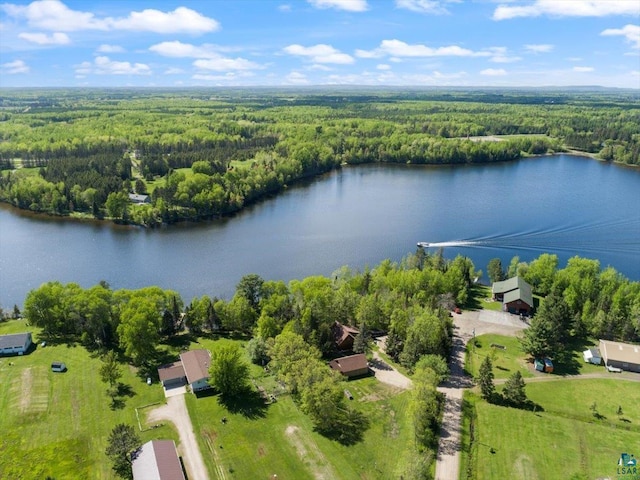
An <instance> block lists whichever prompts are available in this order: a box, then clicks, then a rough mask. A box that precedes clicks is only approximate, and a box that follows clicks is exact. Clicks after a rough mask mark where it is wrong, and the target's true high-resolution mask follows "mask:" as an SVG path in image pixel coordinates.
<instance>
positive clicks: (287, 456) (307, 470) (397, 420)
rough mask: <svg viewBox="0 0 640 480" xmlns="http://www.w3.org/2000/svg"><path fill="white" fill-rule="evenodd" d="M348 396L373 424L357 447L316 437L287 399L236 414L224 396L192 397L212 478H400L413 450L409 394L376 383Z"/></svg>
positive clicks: (360, 384) (367, 382) (358, 384)
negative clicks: (405, 458) (216, 474)
mask: <svg viewBox="0 0 640 480" xmlns="http://www.w3.org/2000/svg"><path fill="white" fill-rule="evenodd" d="M259 383H261V381H259ZM348 388H349V390H350V392H351V393H352V394H353V397H354V400H353V402H352V405H353V406H355V408H357V409H359V410H361V411H363V412H365V413H366V415H367V417H368V418H369V419H370V420H371V426H370V428H369V429H368V430H367V431H366V432H365V433H364V436H363V440H362V441H361V442H358V443H355V444H354V445H349V446H344V445H342V444H340V443H338V442H337V441H334V440H330V439H328V438H326V437H324V436H322V435H320V434H318V433H316V432H314V431H313V426H312V424H311V422H310V421H309V419H308V418H307V417H306V416H305V415H304V414H303V413H302V412H301V411H300V410H299V409H298V407H297V405H296V404H295V403H294V402H293V400H292V399H291V397H290V396H289V395H287V394H285V395H281V396H279V397H278V399H277V401H276V402H275V403H272V404H270V405H268V406H266V407H265V408H253V409H250V410H249V411H248V412H233V411H229V410H228V409H226V408H225V407H224V406H222V405H221V404H220V402H219V401H218V397H217V396H210V397H202V398H196V397H195V396H192V395H190V396H188V398H187V406H188V408H189V412H190V415H191V418H192V421H193V423H194V428H195V430H196V432H197V436H198V439H199V441H200V448H201V450H202V452H203V455H204V457H205V462H206V463H207V464H208V467H209V469H210V470H215V469H216V465H218V467H217V468H218V469H219V470H221V471H222V472H223V475H225V477H226V478H238V479H244V478H270V476H271V475H274V474H276V475H278V479H281V478H282V479H313V478H327V479H329V478H330V479H378V478H398V472H399V469H400V468H401V467H402V465H403V462H402V458H403V455H404V454H405V452H406V451H407V450H408V449H409V447H410V446H411V442H412V433H411V432H412V429H411V427H410V425H409V424H408V419H407V416H406V414H405V412H406V407H407V402H408V394H407V393H401V394H398V392H397V391H396V390H394V389H392V388H391V387H387V386H385V385H383V384H380V383H379V382H378V381H377V380H376V379H375V378H365V379H360V380H355V381H351V382H349V384H348ZM222 417H226V418H227V422H226V423H224V424H223V423H222V421H221V420H222Z"/></svg>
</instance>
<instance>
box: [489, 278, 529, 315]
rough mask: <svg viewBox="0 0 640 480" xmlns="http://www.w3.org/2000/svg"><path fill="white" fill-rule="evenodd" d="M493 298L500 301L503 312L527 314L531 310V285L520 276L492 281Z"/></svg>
mask: <svg viewBox="0 0 640 480" xmlns="http://www.w3.org/2000/svg"><path fill="white" fill-rule="evenodd" d="M491 292H492V294H493V299H494V300H496V301H499V302H502V309H503V310H504V311H505V312H509V313H515V314H524V315H529V314H530V313H531V311H532V310H533V294H532V293H531V285H529V284H528V283H527V282H525V281H524V279H523V278H522V277H517V276H516V277H512V278H509V279H508V280H503V281H502V282H494V284H493V286H492V287H491Z"/></svg>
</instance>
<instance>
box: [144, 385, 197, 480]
mask: <svg viewBox="0 0 640 480" xmlns="http://www.w3.org/2000/svg"><path fill="white" fill-rule="evenodd" d="M187 395H188V394H187ZM159 420H165V421H167V420H168V421H170V422H173V424H174V425H175V426H176V429H177V430H178V434H179V435H180V446H179V447H178V451H179V452H180V454H181V456H182V458H183V460H184V463H185V467H186V469H187V475H188V477H189V480H209V474H208V473H207V468H206V467H205V465H204V460H203V459H202V454H201V453H200V448H199V447H198V442H197V441H196V436H195V433H194V432H193V425H192V424H191V418H190V417H189V411H188V410H187V405H186V403H185V399H184V395H176V396H173V397H169V398H167V404H166V405H163V406H161V407H158V408H156V409H154V410H152V411H151V412H150V413H149V422H158V421H159Z"/></svg>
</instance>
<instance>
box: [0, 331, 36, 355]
mask: <svg viewBox="0 0 640 480" xmlns="http://www.w3.org/2000/svg"><path fill="white" fill-rule="evenodd" d="M32 342H33V339H32V338H31V332H25V333H14V334H11V335H0V355H23V354H25V353H27V350H29V347H30V346H31V343H32Z"/></svg>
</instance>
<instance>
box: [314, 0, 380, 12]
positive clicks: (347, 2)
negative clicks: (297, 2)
mask: <svg viewBox="0 0 640 480" xmlns="http://www.w3.org/2000/svg"><path fill="white" fill-rule="evenodd" d="M307 1H308V2H309V3H310V4H311V5H313V6H314V7H316V8H335V9H336V10H346V11H348V12H365V11H367V10H368V9H369V5H367V0H307Z"/></svg>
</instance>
